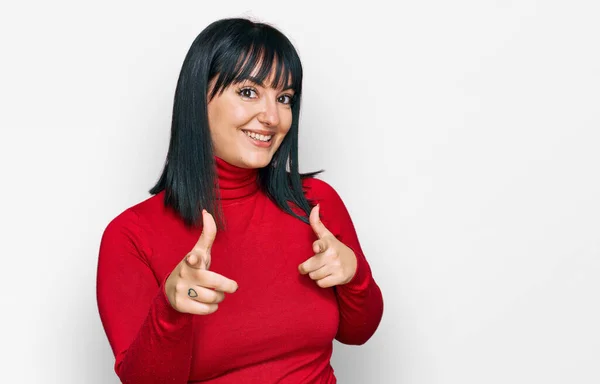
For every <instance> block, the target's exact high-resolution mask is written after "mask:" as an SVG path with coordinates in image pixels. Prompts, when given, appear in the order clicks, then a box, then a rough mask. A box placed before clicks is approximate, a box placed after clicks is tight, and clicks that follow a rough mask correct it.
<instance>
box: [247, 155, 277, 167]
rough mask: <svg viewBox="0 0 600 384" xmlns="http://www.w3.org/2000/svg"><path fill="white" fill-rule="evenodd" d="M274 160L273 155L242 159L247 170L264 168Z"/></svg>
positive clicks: (249, 156)
mask: <svg viewBox="0 0 600 384" xmlns="http://www.w3.org/2000/svg"><path fill="white" fill-rule="evenodd" d="M272 158H273V156H272V155H271V154H261V155H257V154H251V155H248V156H243V157H242V159H243V163H244V167H245V168H264V167H266V166H267V165H269V163H270V162H271V159H272Z"/></svg>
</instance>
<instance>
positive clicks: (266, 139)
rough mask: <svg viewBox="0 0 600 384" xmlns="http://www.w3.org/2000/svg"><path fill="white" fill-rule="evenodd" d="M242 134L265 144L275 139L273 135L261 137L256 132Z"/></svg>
mask: <svg viewBox="0 0 600 384" xmlns="http://www.w3.org/2000/svg"><path fill="white" fill-rule="evenodd" d="M242 132H244V133H245V134H246V136H248V137H250V138H252V139H254V140H258V141H262V142H263V143H268V142H269V141H271V139H272V138H273V135H259V134H258V133H254V132H250V131H242Z"/></svg>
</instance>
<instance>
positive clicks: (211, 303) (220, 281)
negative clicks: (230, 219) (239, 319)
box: [165, 209, 238, 315]
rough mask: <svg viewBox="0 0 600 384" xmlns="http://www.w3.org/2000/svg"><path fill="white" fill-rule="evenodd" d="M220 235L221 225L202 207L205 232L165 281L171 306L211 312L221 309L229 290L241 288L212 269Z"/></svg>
mask: <svg viewBox="0 0 600 384" xmlns="http://www.w3.org/2000/svg"><path fill="white" fill-rule="evenodd" d="M216 236H217V225H216V224H215V220H214V218H213V217H212V215H211V214H210V213H208V212H207V211H206V210H204V209H203V210H202V234H201V235H200V238H199V239H198V242H197V243H196V245H195V246H194V248H192V250H191V251H190V252H189V253H188V254H187V255H186V256H185V257H184V258H183V260H182V261H181V262H180V263H179V264H177V266H176V267H175V269H174V270H173V272H171V274H170V275H169V277H168V278H167V281H166V283H165V293H166V294H167V297H168V299H169V302H170V304H171V306H172V307H173V308H174V309H176V310H177V311H179V312H185V313H193V314H196V315H208V314H211V313H214V312H215V311H216V310H217V309H218V304H219V303H220V302H222V301H223V300H224V299H225V293H233V292H235V291H237V289H238V285H237V283H236V282H235V281H233V280H231V279H228V278H226V277H224V276H222V275H219V274H218V273H215V272H212V271H209V270H208V269H209V267H210V258H211V256H210V250H211V248H212V245H213V242H214V241H215V237H216Z"/></svg>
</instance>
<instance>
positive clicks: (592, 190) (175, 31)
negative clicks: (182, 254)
mask: <svg viewBox="0 0 600 384" xmlns="http://www.w3.org/2000/svg"><path fill="white" fill-rule="evenodd" d="M231 16H245V17H251V18H253V19H255V20H258V21H265V22H268V23H270V24H273V25H275V26H276V27H278V28H280V29H281V30H282V31H283V32H284V33H286V34H287V35H288V36H289V37H290V39H291V40H292V41H293V43H294V44H295V46H296V47H297V49H298V51H299V53H300V56H301V59H302V60H303V64H304V70H305V78H304V90H305V92H304V96H303V110H302V117H301V128H300V129H301V132H300V162H301V163H300V164H301V171H303V172H307V171H313V170H317V169H321V168H324V169H325V170H326V172H325V173H324V174H322V176H321V178H322V179H323V180H325V181H327V182H329V183H330V184H331V185H333V186H334V187H335V188H336V189H337V190H338V192H339V194H340V195H341V196H342V198H343V200H344V202H345V203H346V205H347V207H348V209H349V211H350V213H351V215H352V218H353V220H354V222H355V225H356V229H357V232H358V235H359V239H360V240H361V244H362V246H363V249H364V251H365V254H366V256H367V259H368V260H369V262H370V264H371V267H372V270H373V274H374V277H375V279H376V281H377V282H378V283H379V285H380V287H381V289H382V291H383V295H384V300H385V313H384V317H383V320H382V323H381V325H380V328H379V329H378V331H377V333H376V334H375V335H374V336H373V338H372V339H371V340H369V342H368V343H366V344H365V345H363V346H359V347H349V346H345V345H341V344H339V343H337V342H335V344H334V355H333V359H332V365H333V367H334V369H335V372H336V375H337V377H338V380H339V382H340V383H356V384H358V383H390V384H391V383H401V384H402V383H406V384H446V383H448V384H454V383H456V384H458V383H460V384H480V383H486V384H495V383H498V384H505V383H511V384H514V383H523V384H529V383H545V384H558V383H577V384H584V383H598V382H600V370H599V369H598V361H599V360H600V327H599V325H598V324H600V309H599V292H600V279H599V273H600V202H599V198H600V173H599V165H600V116H599V107H600V91H599V90H600V71H599V69H600V50H599V49H598V47H599V46H600V41H599V40H600V38H599V37H600V23H598V20H599V18H600V6H599V5H598V2H596V1H591V0H590V1H548V0H544V1H542V0H540V1H533V0H521V1H516V0H514V1H510V0H504V1H502V0H497V1H489V0H471V1H468V0H455V1H442V0H439V1H430V0H425V1H410V2H409V1H405V2H388V1H383V0H377V1H375V0H371V1H361V2H356V3H350V2H327V1H319V2H310V1H302V2H293V3H292V2H281V1H245V2H242V1H231V0H229V1H224V2H215V1H212V2H206V1H169V2H167V1H160V2H158V1H143V2H142V1H137V2H134V1H103V2H83V1H48V2H43V1H29V2H13V3H12V4H10V5H9V4H8V3H4V2H3V4H2V6H0V52H1V53H0V55H1V59H0V109H1V113H0V132H1V137H0V156H1V159H0V160H1V162H0V163H1V167H2V169H1V180H2V185H1V188H0V193H1V202H2V210H1V213H0V223H1V225H2V228H1V232H0V233H1V235H0V236H1V250H2V257H1V258H0V271H1V277H0V284H1V289H0V295H1V303H2V305H1V307H2V309H1V313H2V316H1V317H0V319H1V320H0V321H1V327H0V351H1V361H2V362H1V363H0V365H1V369H0V382H2V383H41V382H43V383H92V384H101V383H117V382H118V379H117V377H116V375H115V374H114V371H113V364H114V357H113V356H112V353H111V350H110V347H109V344H108V341H107V339H106V336H105V334H104V331H103V329H102V325H101V323H100V319H99V315H98V312H97V305H96V298H95V278H96V265H97V264H96V263H97V254H98V246H99V242H100V237H101V234H102V232H103V230H104V228H105V226H106V225H107V224H108V222H109V221H110V220H111V219H112V218H113V217H115V216H116V215H117V214H118V213H120V212H121V211H123V210H124V209H126V208H127V207H129V206H131V205H133V204H136V203H137V202H139V201H141V200H143V199H145V198H147V197H149V195H148V193H147V190H148V189H149V188H150V187H151V186H152V185H153V184H154V182H155V181H156V179H157V177H158V176H159V173H160V170H161V169H162V166H163V162H164V159H165V155H166V151H167V146H168V139H169V133H170V118H171V109H172V102H173V95H174V90H175V84H176V81H177V76H178V74H179V70H180V68H181V64H182V62H183V58H184V56H185V54H186V52H187V50H188V48H189V46H190V44H191V42H192V41H193V39H194V38H195V37H196V35H197V34H198V33H200V31H201V30H202V29H203V28H204V27H206V26H207V25H208V24H209V23H210V22H212V21H214V20H217V19H219V18H223V17H231Z"/></svg>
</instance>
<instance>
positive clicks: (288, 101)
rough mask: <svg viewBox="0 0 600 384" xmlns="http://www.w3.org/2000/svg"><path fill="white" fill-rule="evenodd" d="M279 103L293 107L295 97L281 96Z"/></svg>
mask: <svg viewBox="0 0 600 384" xmlns="http://www.w3.org/2000/svg"><path fill="white" fill-rule="evenodd" d="M278 101H279V102H280V103H283V104H285V105H291V104H292V102H293V101H294V96H292V95H281V96H279V98H278Z"/></svg>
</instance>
